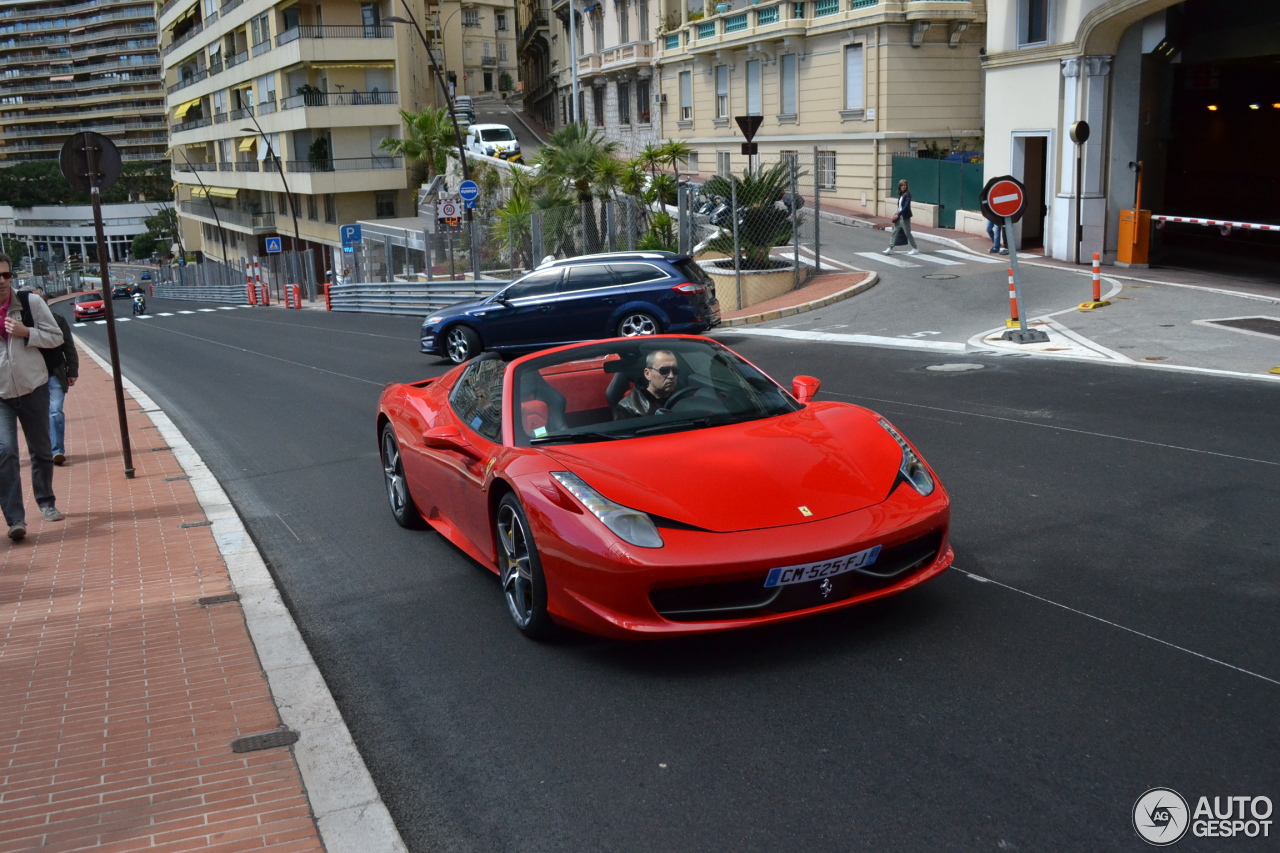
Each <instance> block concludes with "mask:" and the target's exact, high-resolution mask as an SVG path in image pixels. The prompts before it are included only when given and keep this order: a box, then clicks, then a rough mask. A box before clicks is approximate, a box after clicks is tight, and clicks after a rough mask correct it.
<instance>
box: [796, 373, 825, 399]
mask: <svg viewBox="0 0 1280 853" xmlns="http://www.w3.org/2000/svg"><path fill="white" fill-rule="evenodd" d="M820 387H822V380H820V379H817V378H815V377H813V376H797V377H796V378H795V379H792V380H791V396H792V397H795V398H796V399H797V400H799V401H800V402H801V403H807V402H809V401H810V400H812V399H813V398H814V397H815V396H817V394H818V389H819V388H820Z"/></svg>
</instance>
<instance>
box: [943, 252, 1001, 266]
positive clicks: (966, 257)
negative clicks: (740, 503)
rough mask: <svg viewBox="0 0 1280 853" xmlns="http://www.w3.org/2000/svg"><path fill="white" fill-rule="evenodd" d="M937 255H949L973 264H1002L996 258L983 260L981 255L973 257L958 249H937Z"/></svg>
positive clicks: (973, 255)
mask: <svg viewBox="0 0 1280 853" xmlns="http://www.w3.org/2000/svg"><path fill="white" fill-rule="evenodd" d="M938 254H940V255H950V256H951V257H953V258H960V259H962V260H966V261H973V262H974V263H975V264H1003V263H1004V261H1002V260H1000V259H999V258H996V257H994V256H993V257H990V258H984V257H983V256H982V255H975V254H972V253H970V252H962V251H960V250H959V249H939V250H938Z"/></svg>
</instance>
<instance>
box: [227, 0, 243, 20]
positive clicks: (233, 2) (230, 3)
mask: <svg viewBox="0 0 1280 853" xmlns="http://www.w3.org/2000/svg"><path fill="white" fill-rule="evenodd" d="M243 2H244V0H227V2H225V3H223V4H222V17H224V18H225V17H226V16H227V13H229V12H230V11H231V10H232V9H235V8H236V7H237V6H239V5H240V4H241V3H243Z"/></svg>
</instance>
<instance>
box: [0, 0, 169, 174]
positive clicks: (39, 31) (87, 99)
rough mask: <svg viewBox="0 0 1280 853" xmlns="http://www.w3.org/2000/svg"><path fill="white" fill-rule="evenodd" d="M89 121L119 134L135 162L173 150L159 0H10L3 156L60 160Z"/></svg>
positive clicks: (0, 19)
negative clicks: (169, 139)
mask: <svg viewBox="0 0 1280 853" xmlns="http://www.w3.org/2000/svg"><path fill="white" fill-rule="evenodd" d="M80 130H92V131H96V132H98V133H101V134H103V135H104V136H106V137H108V138H109V139H111V140H112V141H113V142H114V143H115V144H116V145H117V147H118V148H119V149H120V154H121V157H122V158H123V159H124V160H126V161H131V160H162V159H164V151H165V143H166V139H167V135H166V133H165V107H164V89H163V86H162V85H161V74H160V54H159V44H158V42H157V28H156V16H155V4H154V3H153V2H150V1H149V0H89V2H82V3H70V4H68V3H60V2H55V0H31V2H24V1H23V0H20V2H5V3H2V4H0V160H3V161H5V163H7V164H12V163H13V162H15V161H21V160H54V159H57V156H58V151H59V150H60V149H61V148H62V145H63V143H64V142H65V141H66V138H67V136H69V135H70V134H71V133H74V132H76V131H80Z"/></svg>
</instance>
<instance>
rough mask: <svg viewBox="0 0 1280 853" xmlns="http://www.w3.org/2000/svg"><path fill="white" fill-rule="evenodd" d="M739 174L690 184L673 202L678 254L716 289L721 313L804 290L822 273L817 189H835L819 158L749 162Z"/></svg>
mask: <svg viewBox="0 0 1280 853" xmlns="http://www.w3.org/2000/svg"><path fill="white" fill-rule="evenodd" d="M754 159H756V160H757V161H758V162H756V163H753V164H752V166H751V168H750V169H748V170H745V171H743V172H742V173H738V174H721V175H717V176H715V177H713V178H711V179H710V180H708V181H706V182H705V183H703V184H701V185H697V184H690V185H689V187H688V188H686V189H685V190H684V191H683V192H682V193H681V197H680V199H679V201H678V207H679V211H680V214H679V221H680V234H679V244H680V251H682V252H689V253H691V254H693V255H694V256H695V257H696V258H697V259H698V262H699V264H700V265H701V266H702V268H703V269H704V270H706V271H707V273H708V274H710V276H711V278H712V279H713V280H714V281H715V283H716V298H717V299H718V300H719V302H720V308H721V310H722V311H736V310H739V309H741V308H747V307H750V306H752V305H757V304H759V303H761V302H765V301H767V300H769V299H772V298H774V297H776V296H781V295H782V294H783V293H786V292H788V291H791V290H795V289H798V288H801V287H803V286H804V285H805V284H807V283H808V282H809V281H810V279H812V277H813V276H814V275H815V274H817V273H818V272H819V271H820V270H821V269H822V264H821V260H820V259H821V255H822V244H821V204H822V190H823V189H824V186H826V185H828V184H829V183H830V182H834V170H833V169H831V168H829V166H830V165H831V161H830V160H829V159H828V158H826V157H825V156H824V154H823V152H820V151H817V150H813V151H811V152H799V151H793V152H782V153H781V154H778V155H772V156H761V157H757V158H754Z"/></svg>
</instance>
